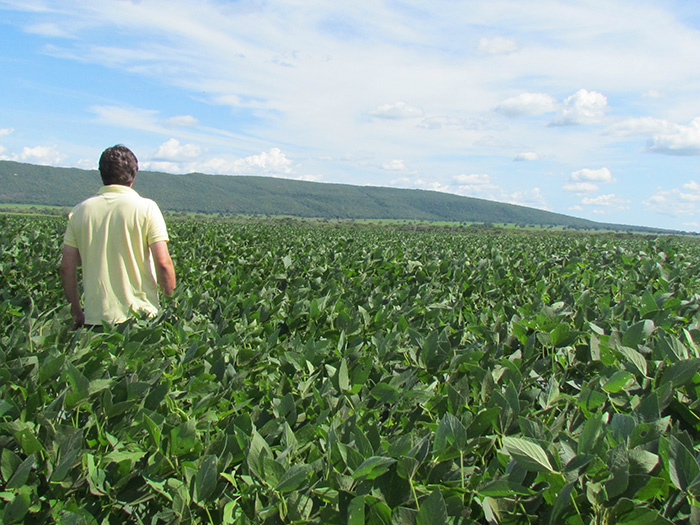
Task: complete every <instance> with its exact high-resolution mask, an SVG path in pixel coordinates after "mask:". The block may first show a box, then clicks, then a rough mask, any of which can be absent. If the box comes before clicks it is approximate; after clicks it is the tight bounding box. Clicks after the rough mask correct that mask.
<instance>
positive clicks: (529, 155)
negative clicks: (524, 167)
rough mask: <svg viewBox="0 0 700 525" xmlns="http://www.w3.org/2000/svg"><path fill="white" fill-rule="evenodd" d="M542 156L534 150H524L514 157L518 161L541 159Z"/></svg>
mask: <svg viewBox="0 0 700 525" xmlns="http://www.w3.org/2000/svg"><path fill="white" fill-rule="evenodd" d="M539 158H540V156H539V155H538V154H537V153H535V152H534V151H522V152H520V153H518V154H517V155H516V157H515V158H514V159H513V160H514V161H516V162H523V161H531V160H539Z"/></svg>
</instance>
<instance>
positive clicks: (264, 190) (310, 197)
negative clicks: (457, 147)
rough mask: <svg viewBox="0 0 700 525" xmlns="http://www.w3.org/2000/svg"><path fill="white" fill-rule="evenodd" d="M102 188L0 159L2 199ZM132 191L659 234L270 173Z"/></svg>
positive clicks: (289, 209)
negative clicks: (303, 179) (277, 175)
mask: <svg viewBox="0 0 700 525" xmlns="http://www.w3.org/2000/svg"><path fill="white" fill-rule="evenodd" d="M100 186H101V181H100V177H99V174H98V173H97V172H96V171H86V170H79V169H69V168H52V167H48V166H35V165H31V164H23V163H18V162H10V161H0V188H2V190H0V204H4V203H16V204H32V205H38V206H69V207H72V206H74V205H75V204H77V203H78V202H79V201H81V200H83V199H85V198H87V197H89V196H91V195H94V194H95V193H96V192H97V191H98V190H99V188H100ZM134 188H135V189H136V190H137V191H138V192H139V193H141V194H142V195H143V196H145V197H150V198H153V199H155V200H156V201H157V202H158V204H159V205H160V207H161V208H162V209H163V210H165V211H172V212H188V213H202V214H226V215H252V216H258V217H275V216H292V217H305V218H321V219H324V218H325V219H353V220H382V219H390V220H410V221H421V222H425V221H430V222H436V221H438V222H440V221H442V222H450V223H479V224H497V223H500V224H514V225H519V226H521V227H534V226H545V227H565V228H575V229H581V230H617V231H620V230H624V231H636V232H659V230H655V229H653V228H644V227H637V226H623V225H613V224H604V223H598V222H594V221H589V220H585V219H578V218H575V217H570V216H567V215H562V214H558V213H551V212H547V211H543V210H536V209H533V208H527V207H524V206H515V205H512V204H504V203H500V202H492V201H487V200H483V199H475V198H470V197H460V196H458V195H452V194H449V193H439V192H434V191H422V190H407V189H398V188H381V187H370V186H351V185H346V184H321V183H313V182H303V181H295V180H288V179H279V178H272V177H247V176H246V177H241V176H222V175H202V174H198V173H193V174H189V175H171V174H167V173H156V172H139V174H138V176H137V179H136V183H135V185H134Z"/></svg>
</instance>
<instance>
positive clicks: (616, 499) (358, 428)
mask: <svg viewBox="0 0 700 525" xmlns="http://www.w3.org/2000/svg"><path fill="white" fill-rule="evenodd" d="M0 226H1V227H0V238H1V239H0V241H1V243H0V246H2V248H1V249H2V258H1V259H0V284H1V285H2V286H0V294H2V295H0V301H1V306H0V322H1V323H2V325H3V326H4V327H5V330H4V332H3V335H1V336H0V448H1V449H2V457H1V458H0V459H1V462H0V467H1V468H0V513H2V515H3V518H4V521H5V522H6V523H20V522H25V523H49V522H55V523H90V524H92V523H96V524H103V523H114V524H116V523H148V524H154V525H155V524H157V523H222V524H247V523H251V524H252V523H255V524H257V523H261V524H278V523H299V524H301V523H318V524H329V525H333V524H345V523H348V524H351V525H355V524H362V523H371V524H411V525H412V524H420V525H423V524H439V525H443V524H447V523H454V524H465V525H466V524H471V523H476V524H487V523H488V524H496V523H502V524H525V523H549V524H562V523H568V524H572V525H573V524H588V523H597V524H604V523H609V524H613V523H615V524H633V523H641V522H642V521H644V523H645V525H653V524H656V523H658V524H668V523H696V522H698V517H699V516H700V513H699V509H698V498H699V496H700V463H698V460H697V447H698V445H699V444H700V443H699V440H698V431H700V408H699V407H698V403H699V402H698V397H699V394H700V391H699V390H698V388H699V386H700V375H699V374H698V371H699V370H700V353H699V350H698V346H697V344H696V341H698V337H700V324H699V320H700V317H699V315H698V310H699V308H700V295H699V294H700V282H699V281H700V267H699V266H700V246H699V245H698V244H697V243H696V242H695V241H693V240H690V239H684V238H674V237H668V238H648V237H640V236H602V235H597V236H587V235H568V236H565V235H561V234H530V235H525V234H516V233H503V232H500V233H489V232H480V233H470V232H460V233H457V232H449V231H448V232H437V231H436V232H411V231H400V230H396V229H392V228H379V227H360V226H354V227H350V226H342V227H337V228H333V227H329V226H315V227H312V226H308V225H303V224H299V225H294V224H291V225H290V224H274V223H244V224H238V223H232V222H204V221H191V220H189V221H173V222H172V223H170V224H169V229H170V232H171V237H172V240H171V243H170V245H171V246H170V247H171V252H172V254H173V259H174V261H175V265H176V269H177V272H178V278H179V284H178V289H177V290H176V293H175V295H174V297H173V298H172V300H167V301H166V303H165V305H164V309H163V313H162V314H161V315H159V316H158V317H157V318H155V319H135V320H134V321H133V322H128V323H126V324H124V325H121V326H118V327H105V328H104V330H102V331H86V330H80V331H77V332H71V331H70V330H69V327H70V322H69V318H70V315H69V310H68V308H67V306H66V304H65V300H64V299H63V298H62V293H61V289H60V283H59V280H58V276H57V271H56V270H57V265H58V259H59V254H60V249H61V235H62V231H63V228H64V227H65V221H64V220H63V219H60V218H41V217H33V218H26V217H25V218H19V217H10V216H7V217H0Z"/></svg>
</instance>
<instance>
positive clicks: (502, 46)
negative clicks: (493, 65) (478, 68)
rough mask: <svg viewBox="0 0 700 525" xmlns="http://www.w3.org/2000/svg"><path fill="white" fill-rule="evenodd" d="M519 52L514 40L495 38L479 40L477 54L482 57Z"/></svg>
mask: <svg viewBox="0 0 700 525" xmlns="http://www.w3.org/2000/svg"><path fill="white" fill-rule="evenodd" d="M517 50H518V44H517V43H516V42H515V40H513V39H512V38H505V37H500V36H498V37H495V38H486V37H483V38H481V39H479V48H478V50H477V52H478V53H479V54H480V55H505V54H508V53H513V52H514V51H517Z"/></svg>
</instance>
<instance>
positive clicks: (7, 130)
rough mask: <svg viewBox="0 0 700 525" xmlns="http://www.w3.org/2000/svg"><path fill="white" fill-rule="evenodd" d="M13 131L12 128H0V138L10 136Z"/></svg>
mask: <svg viewBox="0 0 700 525" xmlns="http://www.w3.org/2000/svg"><path fill="white" fill-rule="evenodd" d="M14 131H15V130H14V129H12V128H0V137H6V136H7V135H12V133H13V132H14Z"/></svg>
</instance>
